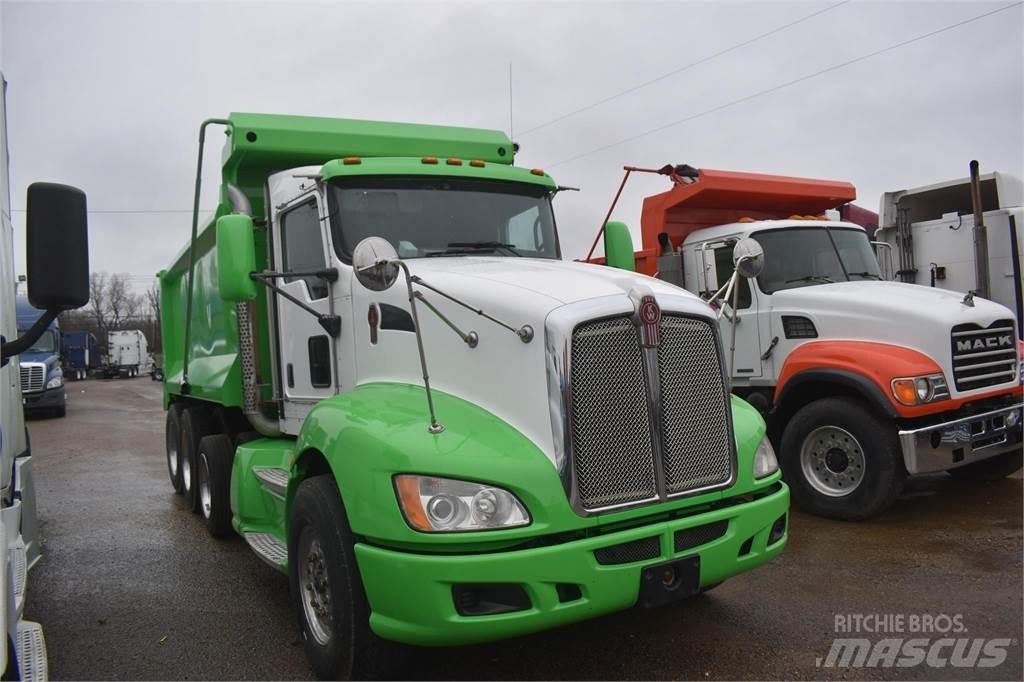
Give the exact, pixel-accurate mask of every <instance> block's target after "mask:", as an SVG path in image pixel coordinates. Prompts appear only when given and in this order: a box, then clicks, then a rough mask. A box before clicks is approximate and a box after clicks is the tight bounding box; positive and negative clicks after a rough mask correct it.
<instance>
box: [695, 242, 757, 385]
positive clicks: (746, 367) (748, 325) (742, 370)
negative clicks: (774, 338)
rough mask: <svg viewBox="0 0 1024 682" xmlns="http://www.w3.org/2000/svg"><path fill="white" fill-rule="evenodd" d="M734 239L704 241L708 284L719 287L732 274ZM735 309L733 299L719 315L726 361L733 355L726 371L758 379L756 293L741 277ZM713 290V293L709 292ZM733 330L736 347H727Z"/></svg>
mask: <svg viewBox="0 0 1024 682" xmlns="http://www.w3.org/2000/svg"><path fill="white" fill-rule="evenodd" d="M733 246H734V241H733V240H731V239H730V240H727V241H723V242H717V243H711V244H707V245H706V246H705V249H704V254H703V256H704V259H705V263H706V272H707V273H708V277H709V280H710V281H709V282H708V284H710V285H713V286H714V290H718V289H719V288H721V287H722V286H724V285H725V283H726V282H728V281H729V278H730V277H732V273H733V270H734V268H733V263H732V249H733ZM736 286H737V291H736V293H737V300H736V310H733V306H732V298H731V297H730V300H729V301H728V302H727V303H726V304H725V313H724V314H723V315H722V318H721V319H722V344H723V346H724V349H725V361H726V363H728V362H729V358H730V356H732V357H733V358H734V360H733V364H732V365H731V366H730V368H729V371H730V372H731V373H732V376H733V377H734V378H736V379H753V378H759V377H760V376H761V374H762V368H761V365H762V361H761V355H762V353H763V350H762V348H761V334H760V330H759V329H758V327H759V325H758V314H757V313H758V309H757V296H756V295H755V292H754V291H753V287H754V283H753V282H752V281H751V280H747V279H744V278H743V277H740V278H738V279H737V280H736ZM712 293H713V292H712ZM734 327H735V331H736V350H735V353H734V354H733V353H732V352H731V351H730V349H731V347H732V343H733V328H734Z"/></svg>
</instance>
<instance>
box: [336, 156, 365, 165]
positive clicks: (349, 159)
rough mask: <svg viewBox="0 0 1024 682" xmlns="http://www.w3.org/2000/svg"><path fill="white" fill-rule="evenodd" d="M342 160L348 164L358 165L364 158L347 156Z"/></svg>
mask: <svg viewBox="0 0 1024 682" xmlns="http://www.w3.org/2000/svg"><path fill="white" fill-rule="evenodd" d="M341 162H342V163H343V164H345V165H346V166H357V165H359V164H361V163H362V162H363V160H362V159H361V158H359V157H358V156H346V157H345V158H344V159H342V160H341Z"/></svg>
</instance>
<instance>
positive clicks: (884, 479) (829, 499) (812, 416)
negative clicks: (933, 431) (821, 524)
mask: <svg viewBox="0 0 1024 682" xmlns="http://www.w3.org/2000/svg"><path fill="white" fill-rule="evenodd" d="M781 464H782V473H783V476H784V477H785V479H786V481H787V482H788V483H789V485H790V491H791V493H792V495H793V500H794V501H795V502H796V503H797V505H799V506H800V508H801V509H803V510H805V511H808V512H810V513H812V514H817V515H819V516H827V517H830V518H834V519H842V520H846V521H858V520H861V519H866V518H868V517H870V516H874V515H875V514H878V513H879V512H881V511H883V510H884V509H886V508H887V507H888V506H889V505H891V504H892V503H893V501H894V500H895V499H896V497H897V496H898V495H899V494H900V491H901V490H902V489H903V483H904V481H905V479H906V475H907V474H906V469H904V466H903V461H902V457H901V455H900V448H899V443H898V442H897V439H896V430H895V429H894V428H893V426H892V424H891V423H889V422H887V421H884V420H882V419H879V418H878V417H876V416H875V415H874V414H872V413H871V412H870V411H869V409H868V408H867V407H866V406H865V405H864V404H863V403H862V402H860V401H859V400H855V399H851V398H825V399H822V400H816V401H814V402H812V403H810V404H808V405H805V406H804V407H802V408H801V409H800V410H798V411H797V413H796V414H795V415H793V417H792V418H791V419H790V420H789V423H788V424H787V425H786V428H785V430H784V431H783V434H782V447H781Z"/></svg>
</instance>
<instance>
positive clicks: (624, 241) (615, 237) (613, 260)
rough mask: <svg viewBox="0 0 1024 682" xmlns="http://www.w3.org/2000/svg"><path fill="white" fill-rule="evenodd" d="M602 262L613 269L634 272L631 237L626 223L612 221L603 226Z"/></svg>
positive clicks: (634, 264)
mask: <svg viewBox="0 0 1024 682" xmlns="http://www.w3.org/2000/svg"><path fill="white" fill-rule="evenodd" d="M604 262H605V263H607V264H608V265H610V266H612V267H613V268H619V269H620V270H629V271H630V272H636V257H635V256H634V255H633V237H631V236H630V234H629V227H627V226H626V223H622V222H619V221H617V220H614V221H611V222H609V223H606V224H605V226H604Z"/></svg>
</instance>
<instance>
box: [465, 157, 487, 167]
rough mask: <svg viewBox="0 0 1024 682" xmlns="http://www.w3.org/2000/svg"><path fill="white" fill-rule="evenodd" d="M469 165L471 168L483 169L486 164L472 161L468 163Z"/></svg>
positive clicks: (476, 160) (477, 160) (478, 160)
mask: <svg viewBox="0 0 1024 682" xmlns="http://www.w3.org/2000/svg"><path fill="white" fill-rule="evenodd" d="M469 165H470V166H472V167H473V168H483V167H484V166H485V165H486V164H485V163H484V162H483V161H481V160H480V159H473V160H472V161H470V162H469Z"/></svg>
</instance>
